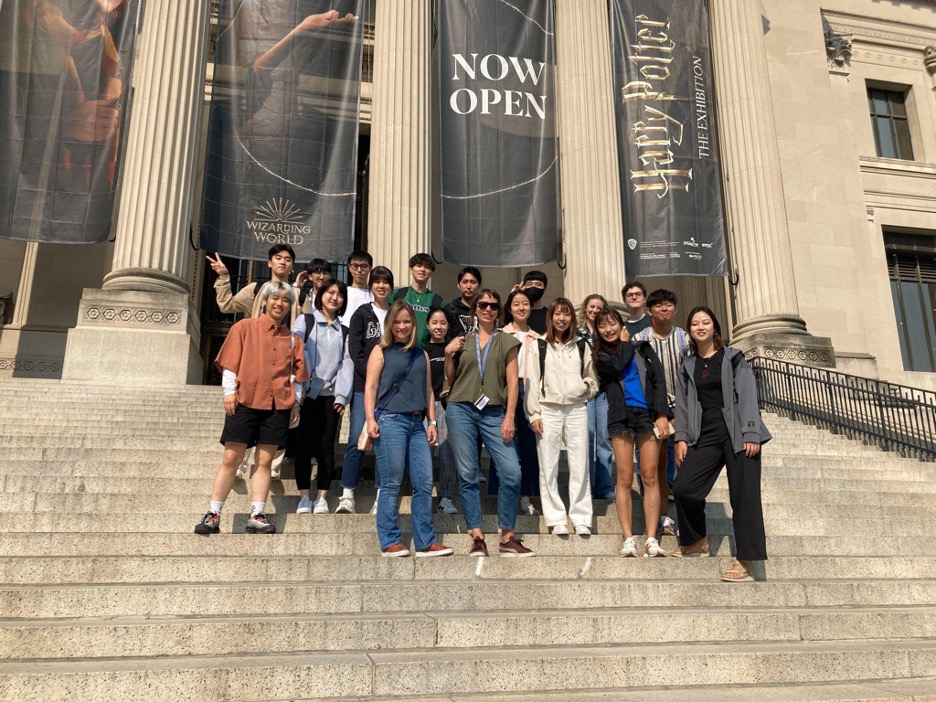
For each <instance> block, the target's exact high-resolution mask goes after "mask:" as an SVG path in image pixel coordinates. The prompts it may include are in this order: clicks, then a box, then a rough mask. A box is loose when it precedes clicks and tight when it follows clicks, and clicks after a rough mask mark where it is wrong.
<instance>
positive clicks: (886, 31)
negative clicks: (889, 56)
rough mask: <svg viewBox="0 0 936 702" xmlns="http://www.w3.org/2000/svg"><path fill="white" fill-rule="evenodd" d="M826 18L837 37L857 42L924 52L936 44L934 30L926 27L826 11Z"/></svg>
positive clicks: (824, 14) (824, 16)
mask: <svg viewBox="0 0 936 702" xmlns="http://www.w3.org/2000/svg"><path fill="white" fill-rule="evenodd" d="M822 18H823V20H824V21H825V24H826V25H827V26H828V27H830V28H831V29H832V30H833V31H834V32H835V33H836V34H850V35H852V36H853V38H854V39H855V40H856V41H861V40H866V41H868V42H869V43H879V44H893V45H898V46H900V45H904V46H908V47H910V46H916V47H919V48H921V49H923V48H925V47H927V46H929V45H931V44H932V43H933V28H932V27H928V26H926V25H922V24H913V23H910V22H898V21H896V20H885V19H879V18H877V17H869V16H867V15H855V14H851V13H849V12H837V11H835V10H824V11H823V13H822ZM874 40H876V41H874Z"/></svg>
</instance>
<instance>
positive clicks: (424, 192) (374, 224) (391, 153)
mask: <svg viewBox="0 0 936 702" xmlns="http://www.w3.org/2000/svg"><path fill="white" fill-rule="evenodd" d="M376 5H377V17H376V19H375V24H374V87H373V91H374V100H373V105H374V107H373V115H372V118H371V174H370V196H369V202H368V207H369V210H368V214H367V247H368V250H369V251H370V253H371V255H372V256H373V257H374V263H375V264H376V265H381V266H387V267H389V268H390V270H392V271H393V275H394V276H395V278H396V283H397V285H398V286H403V285H407V284H408V280H409V273H408V271H409V257H410V256H412V255H413V254H414V253H418V252H426V253H430V249H431V246H432V241H431V236H430V232H431V227H430V217H431V208H430V203H429V192H430V190H429V186H430V169H429V155H430V152H431V149H430V139H431V129H430V116H431V114H432V109H431V106H430V96H431V91H430V82H429V81H430V65H431V64H430V60H431V47H430V32H431V26H432V3H430V2H426V0H380V2H378V3H377V4H376Z"/></svg>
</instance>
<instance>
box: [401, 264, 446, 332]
mask: <svg viewBox="0 0 936 702" xmlns="http://www.w3.org/2000/svg"><path fill="white" fill-rule="evenodd" d="M435 269H436V263H435V260H434V259H433V258H432V256H430V255H429V254H427V253H418V254H413V256H412V257H410V260H409V272H410V284H409V285H408V286H407V287H405V288H397V289H396V290H394V291H393V301H394V302H396V301H397V300H403V301H404V302H408V303H409V304H410V306H411V307H412V308H413V311H414V312H415V313H416V331H417V333H418V335H419V345H420V346H425V345H426V344H427V343H429V328H428V327H427V326H426V320H427V319H428V318H429V312H430V311H432V310H434V309H436V308H440V309H441V308H442V306H443V301H442V297H441V296H440V295H437V294H436V293H434V292H432V291H431V290H430V289H429V279H430V278H431V277H432V274H433V273H434V272H435Z"/></svg>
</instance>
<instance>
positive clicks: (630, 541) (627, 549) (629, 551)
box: [621, 536, 637, 558]
mask: <svg viewBox="0 0 936 702" xmlns="http://www.w3.org/2000/svg"><path fill="white" fill-rule="evenodd" d="M621 555H622V556H628V557H630V558H637V539H635V538H634V537H633V536H631V537H628V538H626V539H624V548H622V549H621Z"/></svg>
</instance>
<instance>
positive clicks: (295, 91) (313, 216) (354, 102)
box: [201, 0, 364, 261]
mask: <svg viewBox="0 0 936 702" xmlns="http://www.w3.org/2000/svg"><path fill="white" fill-rule="evenodd" d="M363 6H364V1H363V0H222V3H221V16H220V21H219V27H218V45H217V59H216V63H215V72H214V79H213V81H212V91H211V111H210V116H209V125H208V149H207V156H206V158H207V162H206V165H205V189H204V197H203V203H202V222H201V245H202V248H203V249H205V250H207V251H210V252H219V253H221V254H224V255H226V256H233V257H236V258H245V259H266V257H267V251H268V250H269V248H270V246H271V245H272V244H279V243H283V244H290V245H291V246H292V247H293V248H294V249H295V250H296V255H297V256H298V258H299V259H300V260H308V259H311V258H313V257H319V258H324V259H327V260H329V261H336V260H340V259H342V258H344V257H345V256H347V255H348V254H349V253H350V252H351V249H352V248H353V242H354V210H355V201H356V195H357V152H358V112H359V102H360V85H361V52H362V47H363V33H364V22H363V17H362V8H363Z"/></svg>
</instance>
